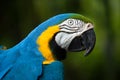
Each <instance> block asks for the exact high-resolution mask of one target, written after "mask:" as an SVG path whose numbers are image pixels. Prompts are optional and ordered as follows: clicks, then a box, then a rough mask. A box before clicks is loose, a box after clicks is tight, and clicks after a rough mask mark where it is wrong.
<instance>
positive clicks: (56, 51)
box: [49, 33, 67, 60]
mask: <svg viewBox="0 0 120 80" xmlns="http://www.w3.org/2000/svg"><path fill="white" fill-rule="evenodd" d="M56 34H57V33H56ZM56 34H55V35H54V36H53V38H52V39H51V40H50V42H49V47H50V49H51V51H52V53H53V56H54V58H55V59H57V60H64V59H65V58H66V53H67V51H66V50H65V49H63V48H61V47H60V46H58V44H57V43H56V41H55V36H56Z"/></svg>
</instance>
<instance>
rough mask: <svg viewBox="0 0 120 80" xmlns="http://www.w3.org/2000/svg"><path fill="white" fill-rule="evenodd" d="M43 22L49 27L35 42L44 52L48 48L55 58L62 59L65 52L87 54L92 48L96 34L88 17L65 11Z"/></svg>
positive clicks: (64, 56)
mask: <svg viewBox="0 0 120 80" xmlns="http://www.w3.org/2000/svg"><path fill="white" fill-rule="evenodd" d="M45 23H47V24H46V25H47V26H48V25H49V27H47V29H45V30H44V32H43V33H41V35H40V37H39V38H38V42H37V43H38V44H39V46H40V49H39V50H40V51H41V52H43V53H45V52H46V50H47V48H49V49H50V51H51V53H52V54H53V56H54V57H55V58H56V59H57V60H63V59H65V58H66V53H67V52H80V51H85V54H84V55H85V56H87V55H88V54H89V53H91V51H92V50H93V48H94V46H95V41H96V36H95V32H94V25H93V22H92V21H91V20H90V19H88V18H86V17H84V16H82V15H80V14H75V13H67V14H60V15H57V16H55V17H53V18H51V19H49V20H48V21H46V22H45ZM46 25H45V26H46ZM45 35H46V36H45ZM41 36H42V37H41ZM47 39H48V40H47ZM46 43H48V45H47V47H44V48H43V49H44V50H43V49H42V46H46ZM42 44H43V45H42ZM48 53H49V52H46V54H48Z"/></svg>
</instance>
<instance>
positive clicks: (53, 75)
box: [0, 13, 96, 80]
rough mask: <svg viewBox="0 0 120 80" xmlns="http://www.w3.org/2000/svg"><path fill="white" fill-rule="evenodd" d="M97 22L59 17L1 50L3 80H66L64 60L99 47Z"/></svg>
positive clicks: (76, 16) (73, 16)
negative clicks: (95, 27) (97, 43)
mask: <svg viewBox="0 0 120 80" xmlns="http://www.w3.org/2000/svg"><path fill="white" fill-rule="evenodd" d="M93 28H94V25H93V22H92V21H91V20H90V19H88V18H86V17H84V16H82V15H80V14H76V13H65V14H59V15H56V16H54V17H52V18H50V19H48V20H46V21H45V22H43V23H41V24H40V25H38V26H37V27H36V28H35V29H34V30H33V31H31V32H30V33H29V34H28V36H27V37H26V38H25V39H23V40H22V41H21V42H20V43H19V44H17V45H15V46H14V47H12V48H10V49H5V50H4V49H2V47H1V48H0V80H64V66H63V63H62V62H61V60H64V59H65V58H66V55H67V53H68V52H80V51H84V50H85V54H84V55H85V56H86V55H88V54H89V53H91V51H92V50H93V48H94V46H95V41H96V36H95V32H94V30H93Z"/></svg>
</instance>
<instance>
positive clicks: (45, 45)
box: [37, 25, 59, 64]
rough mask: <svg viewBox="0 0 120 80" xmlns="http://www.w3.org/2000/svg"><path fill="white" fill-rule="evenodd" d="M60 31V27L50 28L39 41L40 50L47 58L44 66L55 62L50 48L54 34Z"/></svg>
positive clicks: (41, 35) (42, 34)
mask: <svg viewBox="0 0 120 80" xmlns="http://www.w3.org/2000/svg"><path fill="white" fill-rule="evenodd" d="M58 31H59V26H57V25H56V26H50V27H48V28H47V29H46V30H45V31H44V32H42V33H41V34H40V36H39V37H38V39H37V44H38V50H39V51H40V52H41V54H42V55H43V57H44V58H45V60H44V61H43V64H50V63H51V62H54V61H55V58H54V56H53V53H52V51H51V49H50V47H49V42H50V40H51V39H52V38H53V36H54V34H55V33H57V32H58Z"/></svg>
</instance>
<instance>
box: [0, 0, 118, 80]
mask: <svg viewBox="0 0 120 80" xmlns="http://www.w3.org/2000/svg"><path fill="white" fill-rule="evenodd" d="M68 12H72V13H79V14H82V15H84V16H87V17H89V18H90V19H92V20H93V21H94V23H95V32H96V36H97V41H96V46H95V48H94V51H93V52H92V53H91V54H90V55H89V56H88V57H84V56H83V53H84V52H81V53H80V54H79V53H68V56H67V59H66V60H64V61H63V62H64V64H65V80H120V0H0V44H1V45H6V46H7V47H8V48H10V47H12V46H14V45H15V44H17V43H19V42H20V41H21V40H22V39H23V38H25V37H26V36H27V34H28V33H29V32H30V31H31V30H33V29H34V28H35V27H36V26H37V25H39V24H40V23H42V22H43V21H45V20H46V19H48V18H50V17H52V16H54V15H56V14H60V13H68Z"/></svg>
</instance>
